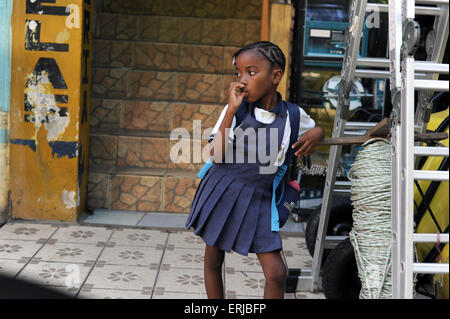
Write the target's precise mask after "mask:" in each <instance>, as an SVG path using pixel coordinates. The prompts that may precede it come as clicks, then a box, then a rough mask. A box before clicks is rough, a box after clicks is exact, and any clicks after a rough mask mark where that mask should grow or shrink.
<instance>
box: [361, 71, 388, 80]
mask: <svg viewBox="0 0 450 319" xmlns="http://www.w3.org/2000/svg"><path fill="white" fill-rule="evenodd" d="M355 76H357V77H360V78H366V79H389V77H390V76H391V72H389V71H381V70H366V69H356V70H355Z"/></svg>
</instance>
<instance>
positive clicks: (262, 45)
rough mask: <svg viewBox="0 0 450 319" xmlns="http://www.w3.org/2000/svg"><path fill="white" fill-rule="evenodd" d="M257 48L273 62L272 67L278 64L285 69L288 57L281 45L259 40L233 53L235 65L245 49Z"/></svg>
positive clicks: (256, 49)
mask: <svg viewBox="0 0 450 319" xmlns="http://www.w3.org/2000/svg"><path fill="white" fill-rule="evenodd" d="M250 50H255V51H257V52H259V53H260V54H262V56H264V57H265V58H266V59H267V60H268V61H269V62H270V64H271V66H272V67H275V66H278V67H280V68H281V70H283V72H284V68H285V66H286V58H285V56H284V54H283V51H281V49H280V47H279V46H278V45H276V44H274V43H272V42H270V41H258V42H255V43H252V44H249V45H246V46H245V47H243V48H241V49H239V50H238V51H236V52H235V53H234V54H233V65H234V66H236V58H237V57H238V56H239V54H241V53H242V52H245V51H250Z"/></svg>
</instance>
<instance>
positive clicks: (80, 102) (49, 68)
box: [10, 0, 93, 221]
mask: <svg viewBox="0 0 450 319" xmlns="http://www.w3.org/2000/svg"><path fill="white" fill-rule="evenodd" d="M91 2H93V1H92V0H57V1H56V2H55V3H47V2H43V1H40V0H36V1H33V2H32V1H15V2H14V8H13V15H12V39H13V43H12V63H11V111H10V113H11V115H10V130H11V131H10V143H11V144H10V177H11V204H12V217H13V218H23V219H45V220H64V221H74V220H75V219H76V217H77V216H78V215H79V213H80V212H81V211H83V210H84V205H85V201H86V184H87V150H88V136H89V132H88V127H89V125H88V122H89V96H90V93H89V92H88V87H89V84H90V78H91V77H90V74H89V73H86V71H87V72H90V69H91V67H90V56H91V52H92V49H91V42H92V40H91V31H90V29H91V26H92V10H91V6H92V7H93V4H91ZM85 13H86V15H85ZM84 48H86V49H88V54H83V49H84ZM85 55H87V56H88V58H87V59H86V58H84V56H85ZM86 63H87V65H86ZM83 78H84V79H85V81H84V82H86V78H87V83H83ZM85 92H86V99H84V95H85ZM83 114H84V116H83Z"/></svg>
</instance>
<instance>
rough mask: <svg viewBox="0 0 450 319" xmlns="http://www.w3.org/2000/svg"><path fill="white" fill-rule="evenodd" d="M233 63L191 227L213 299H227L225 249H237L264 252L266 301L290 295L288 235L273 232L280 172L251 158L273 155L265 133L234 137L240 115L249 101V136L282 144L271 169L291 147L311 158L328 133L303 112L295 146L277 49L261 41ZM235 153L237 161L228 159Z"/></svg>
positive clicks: (261, 257) (245, 123) (246, 121)
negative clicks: (201, 244)
mask: <svg viewBox="0 0 450 319" xmlns="http://www.w3.org/2000/svg"><path fill="white" fill-rule="evenodd" d="M233 58H234V59H233V64H234V66H235V68H236V81H235V82H232V83H231V84H230V87H229V90H228V105H227V106H225V108H224V110H223V111H222V114H221V115H220V117H219V120H218V122H217V124H216V126H215V128H214V129H213V132H212V135H211V139H210V155H211V158H212V160H213V161H212V162H213V165H211V167H210V168H209V169H208V171H207V172H206V174H205V175H204V176H203V179H202V181H201V182H200V184H199V186H198V188H197V192H196V194H195V197H194V200H193V203H192V207H191V212H190V214H189V216H188V219H187V222H186V228H187V229H190V228H191V227H193V228H194V232H195V234H197V235H199V236H201V237H202V238H203V240H204V241H205V243H206V248H205V259H204V276H205V288H206V293H207V296H208V298H223V297H224V292H223V283H222V274H221V272H222V265H223V260H224V251H231V250H234V251H236V252H237V253H239V254H242V255H245V256H246V255H247V254H248V253H249V252H251V253H256V255H257V256H258V259H259V261H260V263H261V266H262V269H263V272H264V276H265V279H266V285H265V288H264V298H283V297H284V284H285V279H286V267H285V265H284V263H283V260H282V257H281V255H280V251H281V249H282V245H281V237H280V234H279V232H277V231H272V230H271V215H270V214H271V201H272V182H273V180H274V176H275V173H276V169H275V170H274V171H273V173H272V174H267V173H266V174H262V173H261V167H263V166H267V165H266V164H263V163H262V162H261V161H260V160H256V161H252V160H250V156H249V154H250V153H252V152H253V153H258V154H260V152H259V151H260V148H263V150H262V153H263V154H267V152H266V151H267V149H268V148H269V146H270V145H267V144H268V143H267V139H266V144H264V143H261V140H262V139H261V138H260V134H258V135H257V136H256V134H254V137H255V139H253V140H252V139H251V138H247V139H245V137H246V136H245V135H246V134H240V135H238V134H237V133H236V134H233V131H234V132H237V131H238V130H236V128H237V127H236V124H237V123H236V116H235V115H236V112H237V110H238V109H239V107H240V106H241V104H242V103H246V106H247V109H248V110H249V111H248V112H247V113H246V115H245V117H244V119H243V120H242V122H241V123H238V124H239V127H240V128H241V129H242V130H247V131H246V132H248V131H249V130H248V129H249V128H250V129H254V130H261V129H263V130H265V132H267V133H266V134H267V136H268V137H269V139H268V140H269V142H270V143H273V142H274V141H276V143H278V145H276V147H277V150H280V152H279V153H277V154H275V157H276V158H275V159H272V160H270V161H269V165H273V163H274V162H275V163H277V162H278V163H280V162H281V163H283V161H284V156H285V155H286V154H285V153H286V151H287V149H288V147H291V148H293V149H294V148H296V147H298V146H299V145H300V144H303V146H301V147H300V149H298V150H297V151H296V152H295V155H297V156H307V155H309V154H311V153H312V152H313V151H314V148H315V146H316V145H317V144H318V143H319V142H320V141H321V139H322V138H323V136H324V133H323V130H322V129H321V128H320V127H314V126H315V123H314V121H313V120H312V119H311V118H310V117H309V116H308V115H307V114H306V113H305V112H304V111H303V110H302V109H301V108H300V107H299V109H300V123H299V124H300V130H299V138H296V139H295V140H297V142H295V143H294V144H293V145H289V140H290V132H291V130H290V124H289V121H288V119H289V116H287V114H288V112H287V106H286V103H285V102H284V101H283V100H282V98H281V95H280V94H279V93H278V92H277V87H278V84H279V83H280V81H281V78H282V76H283V73H284V68H285V63H286V62H285V57H284V54H283V52H282V51H281V49H280V48H279V47H278V46H277V45H275V44H273V43H271V42H268V41H260V42H256V43H253V44H250V45H248V46H245V47H243V48H242V49H240V50H238V51H237V52H236V53H234V55H233ZM274 130H275V131H274ZM250 131H251V130H250ZM274 133H278V134H274ZM235 135H236V136H235ZM273 135H275V137H274V136H273ZM247 137H248V136H247ZM256 140H258V143H255V141H256ZM249 141H252V142H249ZM286 141H287V142H286ZM260 144H262V145H260ZM237 145H241V150H240V151H241V152H243V154H247V157H245V156H244V162H243V163H242V162H241V161H236V157H237V155H238V154H236V153H239V150H238V149H237ZM264 148H265V149H264ZM230 153H231V158H232V160H231V161H230V156H227V154H228V155H229V154H230ZM241 155H242V154H241ZM271 155H272V154H271ZM278 165H280V164H278Z"/></svg>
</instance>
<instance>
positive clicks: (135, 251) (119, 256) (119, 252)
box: [99, 246, 163, 268]
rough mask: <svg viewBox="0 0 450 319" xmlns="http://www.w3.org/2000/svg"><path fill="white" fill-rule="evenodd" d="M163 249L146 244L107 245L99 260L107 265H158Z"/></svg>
mask: <svg viewBox="0 0 450 319" xmlns="http://www.w3.org/2000/svg"><path fill="white" fill-rule="evenodd" d="M162 253H163V249H162V248H161V249H156V248H154V247H144V246H115V247H105V249H104V250H103V252H102V254H101V256H100V258H99V262H100V263H104V264H107V265H124V266H145V267H150V266H153V267H156V268H157V267H158V266H159V264H160V263H161V257H162Z"/></svg>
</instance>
